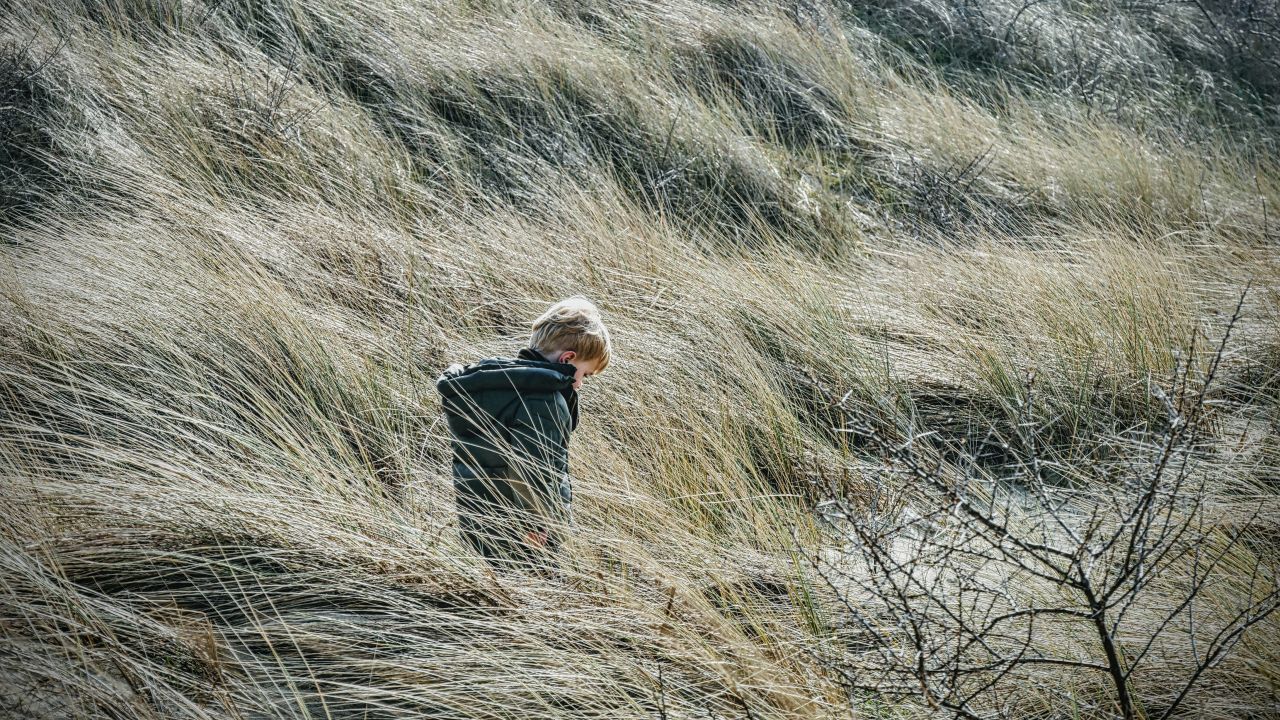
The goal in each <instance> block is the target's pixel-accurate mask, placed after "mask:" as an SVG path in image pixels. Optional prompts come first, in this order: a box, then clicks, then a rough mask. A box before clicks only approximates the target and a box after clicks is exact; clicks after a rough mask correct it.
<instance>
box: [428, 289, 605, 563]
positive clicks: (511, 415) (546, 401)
mask: <svg viewBox="0 0 1280 720" xmlns="http://www.w3.org/2000/svg"><path fill="white" fill-rule="evenodd" d="M611 352H612V346H611V344H610V341H609V331H608V330H607V329H606V328H605V326H604V323H603V322H601V320H600V311H599V309H597V308H596V306H595V305H593V304H592V303H591V302H590V301H588V300H587V299H586V298H584V297H581V296H574V297H571V298H569V299H567V300H561V301H560V302H558V303H556V304H555V305H552V306H551V308H550V309H548V310H547V311H546V312H545V313H543V314H542V316H541V317H539V318H538V319H537V320H536V321H534V323H533V335H532V337H531V338H530V339H529V347H527V348H524V349H522V350H521V351H520V352H519V354H518V355H517V356H516V358H515V359H511V358H505V357H495V358H488V359H485V360H480V361H479V362H476V363H472V364H471V365H467V366H466V367H463V366H461V365H458V364H454V365H450V366H449V368H448V369H446V370H445V371H444V373H443V374H442V375H441V376H440V378H439V379H438V380H437V381H436V389H437V390H439V391H440V394H441V396H442V404H443V407H444V412H445V417H446V419H447V420H448V423H449V433H450V435H451V436H452V439H453V442H452V446H453V488H454V493H455V497H456V500H457V503H458V519H459V525H460V527H461V531H462V537H463V539H465V540H466V541H467V542H468V543H469V544H470V545H471V546H472V547H473V548H475V550H476V552H478V553H480V554H481V555H482V556H484V558H485V559H487V560H488V561H489V562H490V563H491V564H493V565H495V566H500V565H502V564H504V563H509V562H515V563H523V564H527V563H529V562H530V561H532V560H533V559H534V558H535V557H536V556H538V555H543V554H545V553H547V552H550V551H553V550H555V548H556V547H557V546H558V545H559V542H560V533H561V532H563V528H565V527H567V526H568V525H569V524H570V522H571V520H572V516H571V512H570V502H571V501H572V497H573V496H572V490H571V488H570V486H569V433H571V432H572V431H573V430H574V428H576V427H577V425H578V393H577V391H578V388H580V387H582V381H583V379H584V378H587V377H590V376H592V375H595V374H597V373H599V372H601V371H602V370H604V369H605V368H606V367H607V366H608V365H609V357H610V354H611Z"/></svg>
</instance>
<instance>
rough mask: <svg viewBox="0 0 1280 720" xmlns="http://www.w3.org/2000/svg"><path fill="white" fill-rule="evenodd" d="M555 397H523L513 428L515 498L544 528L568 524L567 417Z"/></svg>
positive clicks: (570, 498)
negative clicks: (520, 499)
mask: <svg viewBox="0 0 1280 720" xmlns="http://www.w3.org/2000/svg"><path fill="white" fill-rule="evenodd" d="M558 399H559V398H558V396H552V397H550V398H543V397H526V398H524V402H523V403H522V404H521V406H520V408H519V409H518V410H517V411H516V414H515V421H514V423H513V425H512V444H513V446H514V448H513V449H514V450H515V456H516V457H515V463H514V465H515V467H514V468H513V470H514V471H515V473H514V474H515V476H516V479H515V480H513V482H514V483H516V484H517V487H516V488H514V489H515V490H516V492H517V494H518V495H520V496H521V498H522V500H524V501H525V504H526V505H527V506H528V508H529V510H530V511H532V512H533V513H535V514H536V515H537V516H538V518H539V520H540V522H539V524H541V525H544V527H545V526H553V525H562V524H565V523H567V522H568V520H569V503H570V501H571V500H572V496H571V491H570V488H569V432H570V431H569V417H568V415H569V413H568V411H567V409H566V408H565V407H564V406H563V403H560V402H557V400H558Z"/></svg>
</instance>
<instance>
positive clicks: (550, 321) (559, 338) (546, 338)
mask: <svg viewBox="0 0 1280 720" xmlns="http://www.w3.org/2000/svg"><path fill="white" fill-rule="evenodd" d="M529 344H530V345H531V346H532V347H533V349H534V350H537V351H538V352H540V353H542V354H543V355H549V354H551V353H555V352H563V351H565V350H573V351H574V352H576V353H578V358H579V359H581V360H587V361H590V360H596V361H598V362H599V367H598V369H597V370H596V372H600V371H602V370H604V369H605V368H606V367H608V365H609V356H610V354H612V352H613V345H612V344H611V343H610V342H609V329H608V328H606V327H605V326H604V322H603V321H602V320H601V319H600V309H599V308H597V307H596V306H595V304H594V303H592V302H591V301H590V300H588V299H586V298H584V297H582V296H581V295H574V296H573V297H571V298H566V299H564V300H561V301H560V302H558V303H556V304H555V305H552V306H551V307H550V308H548V309H547V311H546V312H544V313H542V316H541V317H539V318H538V319H537V320H534V321H533V337H531V338H530V339H529Z"/></svg>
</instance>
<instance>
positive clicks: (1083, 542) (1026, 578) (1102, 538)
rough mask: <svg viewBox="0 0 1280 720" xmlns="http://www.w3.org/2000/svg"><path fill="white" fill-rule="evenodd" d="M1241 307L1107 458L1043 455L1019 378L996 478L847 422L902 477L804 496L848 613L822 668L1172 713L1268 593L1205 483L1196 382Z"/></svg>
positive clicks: (845, 676)
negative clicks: (1203, 358) (875, 486)
mask: <svg viewBox="0 0 1280 720" xmlns="http://www.w3.org/2000/svg"><path fill="white" fill-rule="evenodd" d="M1240 302H1241V304H1243V302H1244V297H1243V295H1242V296H1241V300H1240ZM1239 318H1240V306H1237V310H1236V313H1235V315H1234V316H1233V317H1232V319H1231V321H1230V323H1229V325H1228V328H1227V331H1226V333H1225V334H1224V335H1223V338H1222V342H1221V344H1220V345H1219V346H1218V347H1217V351H1216V352H1215V353H1214V354H1213V355H1212V357H1211V359H1210V360H1209V362H1208V365H1207V368H1206V369H1205V370H1204V371H1203V373H1196V372H1195V371H1194V370H1193V364H1194V357H1195V353H1194V352H1191V353H1188V357H1187V360H1186V362H1185V363H1182V364H1181V366H1180V367H1178V368H1177V369H1176V370H1175V372H1174V373H1173V375H1172V377H1170V378H1169V379H1168V381H1167V384H1166V385H1165V386H1164V387H1160V386H1157V385H1152V388H1151V392H1152V394H1153V395H1154V396H1155V397H1156V398H1157V399H1158V401H1159V402H1160V403H1161V404H1162V405H1163V406H1164V408H1165V411H1166V413H1167V418H1166V419H1167V422H1166V424H1165V427H1164V429H1163V431H1162V432H1160V433H1159V434H1158V435H1156V436H1155V437H1139V438H1133V439H1131V441H1130V448H1131V452H1129V453H1125V454H1124V456H1122V457H1118V458H1116V459H1114V460H1112V461H1110V462H1107V463H1097V464H1095V465H1094V466H1091V467H1076V468H1071V467H1063V466H1062V465H1061V464H1059V463H1057V462H1055V457H1054V455H1053V452H1052V449H1051V448H1049V447H1045V446H1044V445H1043V444H1042V442H1041V439H1040V437H1039V435H1038V432H1039V424H1038V423H1037V422H1036V421H1035V420H1034V419H1033V418H1034V415H1033V409H1034V399H1033V393H1032V390H1033V389H1034V382H1033V380H1030V379H1029V380H1028V382H1027V385H1026V387H1025V392H1024V396H1023V398H1022V399H1021V400H1020V404H1021V410H1022V417H1021V421H1020V422H1019V423H1018V425H1017V426H1016V430H1015V437H1012V438H1008V439H1007V443H1008V444H1009V445H1010V446H1011V449H1010V453H1011V456H1012V457H1013V458H1014V459H1013V462H1012V463H1011V465H1010V467H1009V470H1010V472H1009V474H1008V475H1007V476H1005V477H996V476H994V475H992V474H989V473H984V472H981V471H978V470H977V469H976V468H975V467H974V465H973V464H969V465H967V466H966V465H965V464H964V463H963V462H961V463H957V464H946V463H944V462H942V461H940V460H935V459H934V458H933V457H931V453H930V451H929V450H928V449H927V447H928V446H927V444H926V441H925V440H924V439H923V438H922V436H913V437H908V438H907V440H906V442H905V443H899V442H897V441H895V440H894V439H892V438H890V437H888V436H887V435H886V434H885V433H884V432H882V431H880V430H878V429H877V428H875V427H874V426H873V425H872V424H871V423H869V422H867V421H865V420H863V419H860V418H858V417H856V416H855V417H854V418H853V419H852V420H850V421H849V422H848V424H847V425H846V427H845V430H846V431H847V432H851V433H855V434H857V435H858V436H860V437H862V438H865V439H866V441H867V442H868V443H869V444H870V445H871V446H872V447H873V448H874V449H875V450H877V451H878V452H879V454H880V455H881V456H882V458H883V460H884V461H885V464H886V465H885V469H884V471H883V475H881V476H880V477H879V478H878V479H879V480H880V482H881V483H887V482H889V481H890V480H898V481H901V482H903V483H906V484H910V485H912V486H914V487H913V489H912V490H910V491H908V492H909V494H910V495H911V496H913V497H912V499H911V500H910V501H908V502H907V503H906V504H905V505H895V506H894V507H892V508H886V507H883V506H878V505H877V504H875V503H873V504H871V505H870V506H869V507H868V506H867V504H866V503H865V502H862V501H860V499H859V496H860V495H862V492H861V490H859V491H856V492H855V491H854V490H853V489H852V488H850V487H849V486H848V485H847V484H846V485H845V486H844V487H839V486H836V485H833V487H832V488H831V497H829V498H828V500H827V502H826V503H824V504H823V505H821V506H820V510H821V511H822V512H823V513H824V514H825V515H826V516H827V517H828V518H830V519H833V522H832V524H831V526H830V527H831V530H832V536H831V539H833V540H834V541H835V542H836V543H838V544H839V545H840V547H841V551H840V552H839V553H838V557H837V559H833V560H824V559H818V558H811V559H810V560H811V564H812V567H814V568H815V570H816V571H817V573H818V574H819V575H820V577H821V578H822V579H823V581H824V582H825V583H826V584H827V586H828V587H829V588H830V589H831V590H833V591H834V592H835V594H836V596H837V597H838V598H839V601H840V604H841V605H842V606H843V608H844V610H845V611H847V613H848V615H849V616H850V618H851V619H852V626H853V627H852V629H851V630H850V631H849V633H848V637H847V645H846V646H845V649H844V651H843V652H842V653H841V654H840V655H839V656H838V658H837V659H834V660H828V661H827V663H826V664H827V667H828V669H829V670H830V671H832V672H833V673H834V674H836V675H837V676H839V677H840V678H841V679H842V681H843V682H844V684H845V685H846V687H847V689H848V690H849V691H851V692H852V693H869V694H872V695H873V696H877V697H883V698H892V699H902V698H906V697H910V698H917V699H919V700H923V701H924V702H925V703H926V704H927V705H928V706H929V707H930V708H931V709H933V710H935V711H946V712H948V713H950V714H953V715H954V716H956V717H962V718H987V717H1011V716H1013V715H1014V714H1015V711H1017V712H1021V711H1023V710H1025V705H1026V703H1027V702H1028V699H1029V697H1030V696H1031V695H1033V694H1035V693H1039V694H1042V695H1044V694H1049V695H1058V696H1067V698H1068V700H1069V701H1070V702H1072V703H1074V704H1075V705H1076V706H1077V707H1078V708H1079V707H1083V709H1085V711H1086V714H1089V715H1097V716H1100V717H1114V716H1119V717H1123V718H1125V719H1126V720H1128V719H1131V718H1135V717H1140V716H1142V717H1152V718H1168V717H1171V716H1173V715H1174V714H1175V713H1176V712H1177V711H1178V710H1179V708H1181V707H1182V706H1183V705H1184V703H1185V702H1186V701H1187V700H1188V697H1189V695H1190V693H1191V691H1192V690H1193V689H1194V688H1195V687H1196V686H1197V683H1199V682H1200V681H1201V680H1203V679H1204V677H1205V675H1206V673H1209V672H1211V671H1212V670H1213V669H1214V668H1216V667H1218V666H1219V665H1221V664H1222V663H1223V661H1224V660H1225V659H1227V658H1228V656H1229V655H1230V654H1231V652H1232V650H1233V649H1234V648H1235V647H1236V646H1237V645H1238V644H1239V643H1240V641H1241V639H1242V638H1243V637H1244V636H1245V634H1246V633H1247V632H1248V631H1249V630H1250V629H1251V628H1253V627H1255V626H1256V625H1258V624H1259V623H1261V622H1262V621H1263V620H1265V619H1266V618H1267V617H1268V616H1269V615H1270V614H1271V613H1272V612H1274V611H1275V610H1276V608H1277V606H1280V588H1278V587H1277V584H1276V568H1275V567H1274V563H1273V558H1270V557H1268V556H1267V555H1266V554H1265V553H1266V550H1265V547H1263V546H1261V545H1260V543H1259V542H1257V541H1258V539H1259V531H1260V530H1261V529H1262V528H1261V527H1260V523H1259V515H1258V512H1257V511H1254V512H1253V513H1252V514H1248V515H1246V516H1244V517H1239V516H1232V515H1231V514H1228V513H1225V512H1223V511H1221V510H1219V509H1218V502H1217V498H1216V497H1215V496H1214V495H1213V493H1212V488H1213V487H1214V483H1219V482H1220V481H1221V476H1220V474H1215V468H1214V466H1213V463H1212V462H1211V457H1210V452H1211V446H1210V442H1209V441H1210V440H1211V439H1212V437H1211V434H1210V432H1211V429H1212V422H1213V402H1212V401H1211V400H1210V397H1211V396H1210V394H1209V391H1210V387H1211V385H1212V383H1213V381H1214V379H1215V376H1216V375H1217V373H1218V371H1219V368H1220V366H1221V361H1222V358H1223V356H1224V353H1225V350H1226V347H1227V341H1228V338H1229V336H1230V332H1231V329H1232V327H1234V326H1235V324H1236V322H1237V321H1238V320H1239ZM1192 349H1193V350H1194V346H1193V348H1192ZM1051 469H1052V470H1053V471H1054V472H1052V473H1050V470H1051ZM1051 475H1052V476H1053V477H1054V479H1053V480H1050V477H1051ZM1241 568H1244V569H1243V570H1241ZM1065 673H1070V674H1072V676H1068V675H1067V674H1065ZM1072 687H1076V688H1079V689H1080V692H1077V693H1072V692H1070V688H1072Z"/></svg>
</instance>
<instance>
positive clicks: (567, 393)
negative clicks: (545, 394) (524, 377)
mask: <svg viewBox="0 0 1280 720" xmlns="http://www.w3.org/2000/svg"><path fill="white" fill-rule="evenodd" d="M516 359H518V360H528V361H531V362H536V363H545V364H546V365H547V366H549V367H551V368H552V369H555V370H558V371H559V372H562V373H564V374H565V375H568V376H569V377H570V378H572V377H574V376H575V375H577V373H578V368H576V367H574V366H573V364H572V363H560V362H554V361H552V360H549V359H548V358H547V356H545V355H543V354H542V353H540V352H538V351H537V350H534V349H533V348H531V347H527V348H521V349H520V352H518V353H516ZM560 393H561V394H562V395H564V400H565V403H567V404H568V406H569V418H570V423H569V431H570V432H572V431H573V430H574V429H575V428H577V427H578V391H577V390H574V389H573V385H572V384H571V385H569V387H567V388H565V389H563V390H561V391H560Z"/></svg>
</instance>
